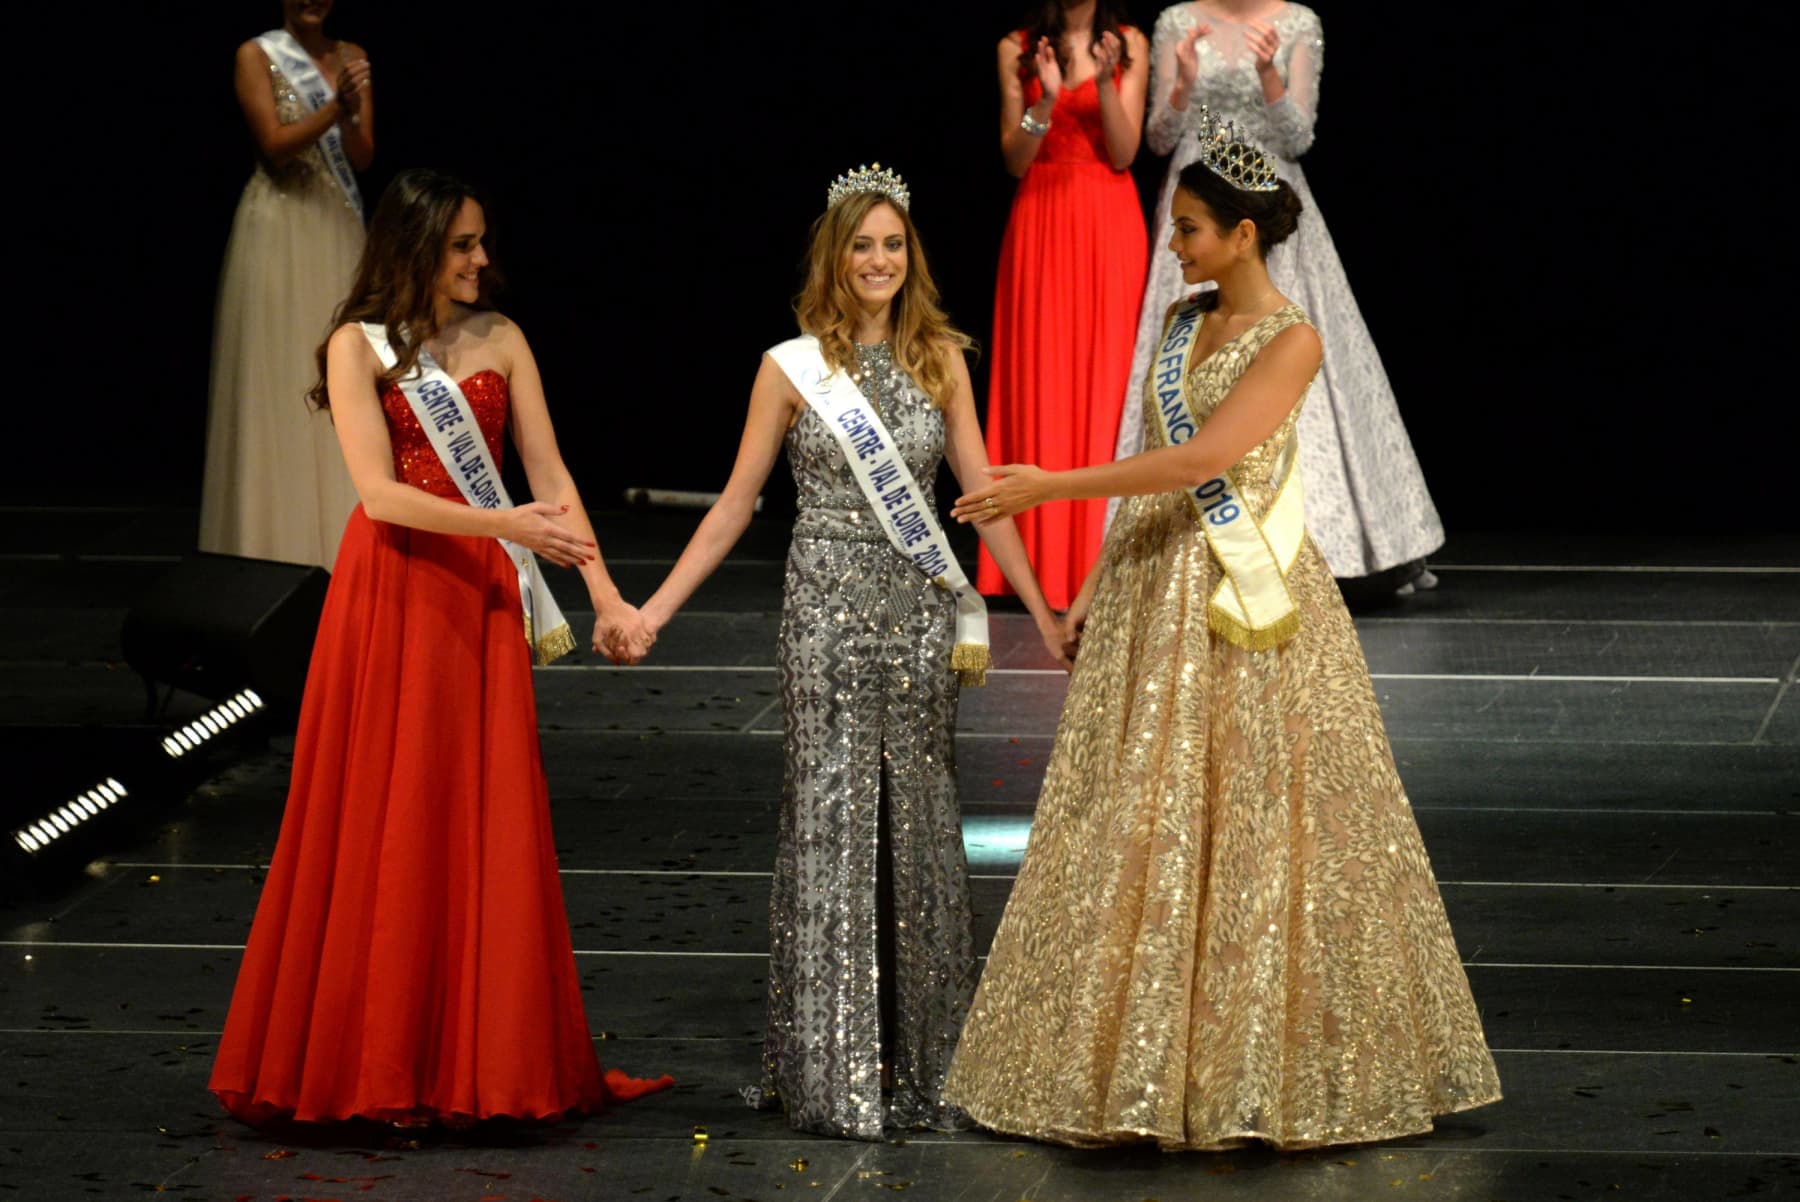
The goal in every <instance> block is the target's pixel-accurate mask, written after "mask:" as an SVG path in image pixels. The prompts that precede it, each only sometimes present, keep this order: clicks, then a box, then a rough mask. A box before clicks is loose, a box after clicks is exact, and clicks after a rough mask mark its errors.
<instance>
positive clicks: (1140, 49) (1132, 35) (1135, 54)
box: [1121, 25, 1150, 58]
mask: <svg viewBox="0 0 1800 1202" xmlns="http://www.w3.org/2000/svg"><path fill="white" fill-rule="evenodd" d="M1121 28H1122V31H1123V32H1124V34H1125V49H1126V50H1128V51H1130V52H1131V57H1132V58H1140V57H1142V56H1143V55H1144V53H1145V52H1146V51H1148V50H1149V49H1150V39H1148V38H1146V37H1145V36H1144V31H1143V30H1141V29H1139V28H1138V27H1137V26H1136V25H1126V26H1122V27H1121Z"/></svg>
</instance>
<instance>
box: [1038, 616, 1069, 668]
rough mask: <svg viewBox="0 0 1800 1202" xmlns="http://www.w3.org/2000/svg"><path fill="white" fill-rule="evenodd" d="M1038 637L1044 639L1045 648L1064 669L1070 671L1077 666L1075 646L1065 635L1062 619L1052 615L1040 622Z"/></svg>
mask: <svg viewBox="0 0 1800 1202" xmlns="http://www.w3.org/2000/svg"><path fill="white" fill-rule="evenodd" d="M1038 637H1039V638H1041V639H1043V640H1044V650H1046V651H1048V652H1049V653H1050V658H1051V659H1053V660H1055V661H1056V662H1057V663H1059V664H1061V665H1062V670H1063V671H1065V672H1068V671H1071V670H1072V669H1073V668H1074V667H1075V648H1074V645H1073V644H1071V643H1070V642H1069V640H1068V639H1067V638H1066V637H1064V634H1063V623H1062V622H1061V620H1059V619H1057V618H1054V617H1051V618H1046V619H1045V620H1044V621H1042V622H1039V623H1038Z"/></svg>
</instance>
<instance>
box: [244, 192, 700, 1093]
mask: <svg viewBox="0 0 1800 1202" xmlns="http://www.w3.org/2000/svg"><path fill="white" fill-rule="evenodd" d="M484 236H485V224H484V218H483V214H482V208H481V205H480V204H479V203H478V202H477V201H476V199H475V197H474V195H473V193H472V192H471V191H470V189H469V188H468V187H467V186H466V185H464V184H462V183H460V182H458V181H456V180H454V179H452V178H450V177H448V176H445V175H441V174H439V173H436V172H429V171H412V172H406V173H404V174H402V175H401V176H399V177H398V178H397V179H395V181H394V182H393V184H392V185H391V186H390V187H389V188H388V190H387V191H386V193H384V194H383V196H382V198H381V201H380V204H379V205H378V206H377V207H376V210H375V217H374V221H373V223H372V224H371V226H370V229H369V238H368V243H367V246H366V248H365V250H364V252H363V257H362V262H361V264H360V265H359V267H358V269H357V276H356V282H355V284H354V285H353V287H352V291H351V294H350V297H349V299H348V300H346V301H345V302H344V304H343V305H341V306H340V307H339V310H338V320H337V322H336V323H335V324H336V325H337V329H336V331H335V332H334V333H333V334H332V335H331V337H330V339H329V340H328V341H327V343H326V344H325V346H324V347H322V348H320V353H319V358H320V360H321V367H322V372H323V379H322V381H321V383H320V385H319V387H318V389H317V390H316V392H315V394H314V399H315V400H317V401H318V402H319V403H320V404H321V405H326V404H328V405H329V407H330V408H331V411H332V417H333V423H334V425H335V426H336V429H337V434H338V440H339V442H340V444H341V445H342V447H343V452H344V458H345V461H346V463H347V464H348V466H349V469H350V477H351V480H352V481H353V482H354V483H355V485H356V490H357V494H358V495H359V496H360V497H361V499H362V504H361V505H360V506H359V507H358V508H357V509H356V510H355V511H354V512H353V513H352V514H351V517H350V521H349V523H348V525H347V526H346V527H345V530H344V536H343V541H342V546H341V547H340V549H339V551H338V556H337V561H336V565H335V569H334V571H333V575H332V580H331V588H330V591H329V593H328V594H327V596H326V601H325V609H324V613H323V616H322V617H321V618H320V622H319V632H318V637H317V640H316V643H315V645H314V648H313V658H312V666H311V669H310V672H309V675H308V677H307V684H306V697H305V701H304V702H303V704H302V709H301V717H300V729H299V734H298V737H297V739H296V742H295V746H294V774H293V780H292V784H291V786H290V789H289V792H288V801H287V810H286V813H285V815H284V816H283V819H282V824H281V835H280V838H279V840H278V841H277V843H276V846H275V855H274V860H273V863H272V864H271V866H270V869H269V875H268V879H267V881H266V882H265V884H264V885H263V892H262V899H261V901H260V902H259V904H258V906H257V911H256V920H255V923H254V924H253V925H252V927H251V930H250V940H249V945H248V946H247V947H246V949H245V951H244V959H243V964H242V967H241V968H240V969H239V972H238V979H237V987H236V990H235V992H234V993H233V995H232V999H231V1011H230V1013H229V1015H228V1016H227V1017H226V1020H225V1032H224V1036H223V1038H222V1039H221V1040H220V1043H219V1054H218V1058H217V1060H216V1061H215V1062H214V1064H213V1072H212V1080H211V1082H210V1088H211V1089H212V1091H213V1092H214V1093H215V1094H217V1095H218V1097H219V1099H220V1100H221V1101H222V1102H223V1103H224V1104H225V1106H226V1108H227V1109H228V1110H230V1111H231V1112H232V1113H233V1114H235V1115H237V1116H238V1117H240V1118H243V1119H246V1120H248V1121H251V1122H258V1121H262V1120H265V1119H270V1118H292V1119H296V1120H300V1121H305V1122H317V1121H328V1120H337V1119H348V1118H352V1117H362V1118H369V1119H376V1120H382V1121H388V1122H396V1123H401V1124H404V1125H409V1126H410V1125H421V1124H424V1123H429V1122H434V1121H441V1122H445V1123H449V1124H454V1125H461V1124H466V1123H470V1122H474V1121H477V1120H480V1119H486V1118H490V1117H494V1116H499V1115H506V1116H512V1117H515V1118H520V1119H542V1118H552V1117H556V1116H559V1115H562V1114H564V1113H565V1112H568V1111H571V1110H578V1111H583V1110H591V1109H594V1108H597V1107H598V1106H600V1105H602V1104H603V1103H605V1102H607V1101H609V1100H619V1099H622V1098H625V1097H631V1096H636V1095H637V1094H640V1093H644V1092H648V1091H649V1090H652V1089H657V1088H662V1087H665V1086H666V1085H668V1084H670V1083H671V1082H670V1081H669V1079H668V1078H663V1079H661V1080H660V1081H634V1080H632V1079H631V1078H628V1077H626V1076H624V1075H623V1074H621V1073H607V1074H605V1075H602V1073H601V1071H600V1066H599V1063H598V1061H597V1060H596V1059H595V1056H594V1048H593V1043H592V1040H591V1038H590V1036H589V1032H588V1025H587V1018H586V1015H585V1013H584V1011H583V1008H582V1001H581V990H580V984H579V982H578V980H577V977H576V973H575V959H574V953H573V951H572V949H571V946H570V941H569V925H568V917H567V915H566V913H565V912H564V909H563V897H562V886H561V883H560V881H559V879H558V875H557V865H556V854H555V850H554V844H553V843H552V839H551V833H550V813H549V796H548V792H547V790H546V788H545V783H544V772H543V765H542V762H541V759H540V756H539V749H538V736H537V711H536V704H535V701H534V698H533V695H532V685H531V656H530V651H529V649H528V647H527V643H526V634H525V626H524V621H523V617H522V608H521V602H520V593H519V584H518V576H517V574H516V572H515V570H514V567H513V563H512V561H511V560H510V559H509V558H508V554H507V552H506V550H505V549H503V548H502V546H501V544H500V542H499V539H500V538H506V539H508V540H511V541H512V542H514V543H517V544H519V545H522V546H524V547H528V548H530V549H531V550H532V551H535V552H536V553H537V554H539V555H541V556H543V557H544V558H545V559H548V560H550V561H551V562H552V563H555V564H559V565H563V566H576V567H579V569H580V571H581V574H582V576H583V578H584V579H585V581H586V583H587V586H588V592H589V594H590V596H591V597H592V599H593V602H594V608H595V611H596V613H597V615H598V620H597V621H596V623H595V629H594V645H595V648H596V650H602V649H604V650H606V651H607V652H608V653H609V654H611V655H613V656H614V657H615V658H619V659H624V660H630V661H635V660H636V659H637V658H640V657H641V656H642V654H643V652H644V651H645V650H646V649H647V647H648V643H649V641H650V636H649V634H648V631H647V630H646V629H645V628H644V626H643V624H642V622H641V620H640V619H639V618H638V615H637V612H636V610H634V609H632V608H631V607H630V606H628V605H626V604H625V603H624V601H623V600H622V599H621V598H620V596H619V592H618V590H617V589H616V588H615V587H613V583H612V580H611V578H610V577H609V576H608V575H607V572H606V568H605V565H604V564H603V563H602V562H601V559H600V553H599V548H598V547H597V546H596V544H595V542H594V537H593V530H592V528H591V526H590V525H589V523H588V519H587V515H586V512H585V511H584V510H583V508H582V504H581V498H580V496H579V495H578V494H577V492H576V489H575V483H574V481H573V479H571V477H570V475H569V472H568V469H567V468H566V467H565V466H564V465H563V462H562V457H561V455H560V454H559V452H558V451H557V447H556V436H555V433H554V431H553V430H552V428H551V424H550V415H549V411H548V410H547V408H546V407H545V402H544V392H543V387H542V384H541V383H540V381H539V378H538V372H537V367H536V364H535V363H534V362H533V360H532V356H531V350H530V348H529V347H528V346H527V345H526V342H525V338H524V335H523V334H522V333H520V331H519V328H518V326H516V325H514V324H513V323H512V322H510V321H508V320H507V319H506V318H505V317H502V316H501V315H500V314H498V313H496V312H494V311H493V310H492V309H489V308H487V307H486V306H485V305H484V304H483V302H482V292H481V272H482V269H483V268H484V267H485V266H486V265H487V254H486V251H485V250H484V249H483V245H482V243H483V239H484ZM359 321H366V322H371V323H373V324H374V325H376V326H385V327H386V329H387V332H388V338H389V340H390V341H391V342H392V344H393V349H394V350H395V352H397V354H398V356H399V360H400V362H399V365H398V366H397V367H396V368H395V369H394V370H393V371H390V372H386V373H384V372H383V369H382V365H381V361H380V360H379V359H377V357H376V352H375V351H374V350H373V349H372V346H371V343H370V340H369V339H368V338H367V337H365V335H364V332H363V329H362V328H361V327H360V326H359V325H358V324H357V323H358V322H359ZM415 336H416V337H415ZM421 348H422V349H423V350H424V351H426V352H428V353H429V355H430V357H431V358H432V359H433V360H435V361H436V362H437V363H438V364H440V365H441V366H442V367H443V369H444V370H445V371H446V372H447V373H448V374H449V376H450V378H452V379H454V380H456V381H457V382H458V383H459V385H460V387H461V390H462V392H463V394H464V396H466V398H467V401H468V409H469V410H470V411H471V412H472V414H473V417H474V419H475V422H476V424H478V425H479V427H480V429H481V433H482V434H483V435H484V436H485V439H486V442H487V444H488V449H489V453H490V455H491V456H492V458H493V461H494V463H495V464H496V465H497V464H498V463H499V462H500V457H501V451H502V447H503V443H504V434H505V432H506V431H507V430H509V429H510V430H511V432H512V436H513V442H514V444H515V446H516V448H517V450H518V453H519V456H520V458H521V460H522V461H523V464H524V467H525V472H526V475H527V476H528V478H529V479H530V482H531V489H532V493H533V495H534V496H535V497H536V498H537V500H536V501H534V502H533V503H531V504H528V505H521V506H518V507H516V508H511V509H483V508H476V507H472V506H470V505H469V504H468V503H467V502H466V501H465V500H464V499H463V496H462V494H461V492H459V490H458V488H457V486H456V484H455V483H454V482H453V481H452V479H451V477H450V475H449V474H448V473H447V472H446V470H445V468H444V465H443V464H442V463H441V462H440V461H439V459H438V456H437V453H436V452H435V451H434V450H433V449H432V446H431V443H430V442H429V441H427V438H426V435H425V432H424V430H423V428H422V427H421V426H420V423H419V421H418V419H417V418H416V417H415V416H414V414H413V410H412V408H411V406H410V404H409V402H408V401H407V399H406V397H405V396H404V395H403V394H402V393H401V391H400V389H399V387H397V385H396V384H395V383H394V380H395V379H397V378H399V377H401V376H402V375H404V374H406V373H407V372H408V371H409V370H410V368H411V366H412V365H413V364H416V363H417V362H418V355H419V351H420V350H421ZM409 360H410V362H409ZM434 412H436V411H435V410H434ZM538 633H539V635H540V636H548V635H550V634H551V632H549V631H540V632H538ZM561 634H562V636H563V638H564V639H566V638H567V629H566V627H564V628H562V629H561ZM539 647H540V650H541V649H542V647H543V639H542V637H540V643H539Z"/></svg>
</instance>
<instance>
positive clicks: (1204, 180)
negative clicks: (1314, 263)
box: [1177, 159, 1304, 259]
mask: <svg viewBox="0 0 1800 1202" xmlns="http://www.w3.org/2000/svg"><path fill="white" fill-rule="evenodd" d="M1177 178H1178V182H1179V183H1180V185H1181V187H1182V188H1183V189H1185V190H1186V191H1187V192H1188V194H1189V195H1191V196H1193V197H1195V198H1196V199H1198V200H1199V201H1201V202H1202V203H1204V204H1205V205H1206V207H1207V208H1208V209H1211V210H1212V215H1213V217H1214V219H1215V220H1216V221H1217V222H1218V225H1219V228H1220V229H1221V230H1231V229H1235V228H1237V223H1238V222H1240V221H1249V222H1251V223H1253V224H1254V225H1255V226H1256V253H1257V254H1258V255H1260V256H1262V257H1263V258H1264V259H1267V258H1268V257H1269V252H1270V251H1271V250H1273V249H1274V248H1275V247H1277V246H1280V245H1281V244H1282V243H1283V242H1285V241H1287V239H1288V237H1289V236H1290V235H1291V234H1293V232H1294V230H1295V229H1297V228H1299V225H1300V213H1301V211H1302V210H1303V208H1304V206H1303V205H1302V204H1301V203H1300V197H1299V196H1298V195H1297V194H1296V193H1295V192H1294V188H1293V185H1291V184H1289V183H1288V182H1287V181H1286V180H1279V181H1277V183H1278V185H1279V186H1278V187H1277V188H1276V189H1275V191H1273V192H1246V191H1244V190H1243V189H1242V188H1237V187H1233V186H1232V185H1231V184H1228V183H1226V182H1225V180H1224V179H1222V178H1220V176H1219V174H1218V173H1217V172H1215V171H1214V170H1213V169H1212V168H1211V167H1208V166H1207V165H1206V164H1205V163H1203V162H1201V161H1200V160H1199V159H1195V160H1194V161H1193V162H1191V163H1189V164H1188V165H1187V166H1186V167H1183V168H1182V169H1181V175H1180V176H1179V177H1177Z"/></svg>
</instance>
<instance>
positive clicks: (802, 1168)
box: [788, 1156, 807, 1173]
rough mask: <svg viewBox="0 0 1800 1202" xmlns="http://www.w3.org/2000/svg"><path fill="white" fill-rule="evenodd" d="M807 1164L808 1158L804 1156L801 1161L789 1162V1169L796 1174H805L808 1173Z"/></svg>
mask: <svg viewBox="0 0 1800 1202" xmlns="http://www.w3.org/2000/svg"><path fill="white" fill-rule="evenodd" d="M806 1163H807V1162H806V1157H804V1156H802V1157H801V1158H800V1159H799V1160H790V1161H788V1168H790V1169H792V1170H794V1172H796V1173H804V1172H806Z"/></svg>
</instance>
